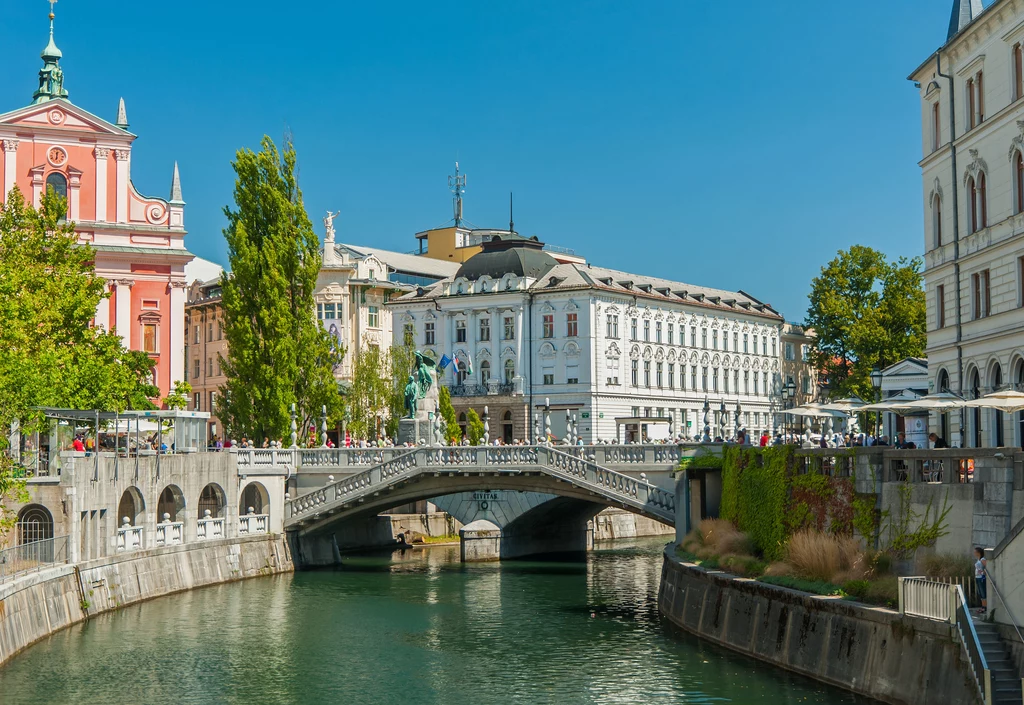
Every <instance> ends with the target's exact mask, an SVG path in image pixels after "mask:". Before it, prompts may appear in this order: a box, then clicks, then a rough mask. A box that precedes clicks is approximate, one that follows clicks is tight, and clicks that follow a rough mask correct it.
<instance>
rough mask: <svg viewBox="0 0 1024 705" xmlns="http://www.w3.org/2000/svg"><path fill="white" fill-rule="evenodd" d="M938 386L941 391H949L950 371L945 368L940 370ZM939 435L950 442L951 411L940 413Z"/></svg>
mask: <svg viewBox="0 0 1024 705" xmlns="http://www.w3.org/2000/svg"><path fill="white" fill-rule="evenodd" d="M935 386H936V388H937V389H938V391H939V392H948V391H949V373H948V372H946V371H945V370H939V376H938V380H937V382H936V385H935ZM939 436H941V437H942V440H944V441H946V443H949V412H948V411H947V412H943V413H941V414H939Z"/></svg>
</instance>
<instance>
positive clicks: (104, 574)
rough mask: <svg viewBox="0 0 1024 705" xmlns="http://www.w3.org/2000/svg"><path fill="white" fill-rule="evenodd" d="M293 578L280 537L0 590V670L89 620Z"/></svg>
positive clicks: (109, 561) (53, 574)
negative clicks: (154, 602)
mask: <svg viewBox="0 0 1024 705" xmlns="http://www.w3.org/2000/svg"><path fill="white" fill-rule="evenodd" d="M292 570H293V566H292V559H291V555H290V554H289V552H288V546H287V541H286V540H285V538H284V536H282V535H270V536H255V537H252V538H239V539H223V540H218V541H203V542H198V543H190V544H184V545H181V546H171V547H168V548H159V549H153V550H150V551H138V552H135V553H121V554H118V555H116V556H109V557H106V558H98V559H96V560H92V561H87V562H84V563H79V564H77V565H62V566H57V567H55V568H49V569H46V570H43V571H40V572H38V573H31V574H28V575H25V576H22V577H20V578H17V579H15V580H12V581H10V582H8V583H4V584H2V585H0V664H3V663H5V662H6V661H7V660H8V659H10V658H11V657H12V656H14V655H15V654H16V653H18V652H19V651H21V650H22V649H24V648H26V647H27V646H30V645H31V644H33V643H35V642H37V641H39V640H40V639H42V638H43V637H45V636H47V635H49V634H52V633H53V632H55V631H58V630H60V629H64V628H65V627H69V626H71V625H72V624H75V623H77V622H81V621H82V620H84V619H88V618H89V616H91V615H95V614H100V613H102V612H108V611H110V610H114V609H117V608H118V607H123V606H124V605H130V604H132V603H135V602H141V601H142V600H148V599H150V598H154V597H160V596H162V595H169V594H171V593H174V592H180V591H182V590H189V589H191V588H195V587H202V586H204V585H215V584H217V583H226V582H231V581H234V580H242V579H244V578H251V577H255V576H258V575H272V574H274V573H285V572H290V571H292Z"/></svg>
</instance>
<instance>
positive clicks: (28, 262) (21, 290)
mask: <svg viewBox="0 0 1024 705" xmlns="http://www.w3.org/2000/svg"><path fill="white" fill-rule="evenodd" d="M66 213H67V202H66V201H65V200H64V199H63V198H61V197H60V196H59V195H57V194H55V193H54V192H53V189H52V188H51V189H48V190H47V192H46V193H45V194H43V196H42V200H41V203H40V207H39V209H38V210H36V209H35V208H33V207H32V206H31V205H27V204H26V203H25V199H24V197H23V196H22V194H21V192H20V191H19V190H18V189H17V188H14V189H13V190H11V192H10V193H9V194H8V195H7V200H6V202H5V203H4V205H3V208H2V209H0V426H2V427H3V428H10V425H11V423H12V422H13V421H15V420H18V421H20V422H22V424H23V428H27V427H30V426H31V424H32V422H33V420H35V419H36V418H37V417H38V412H37V411H36V409H37V408H38V407H44V406H51V407H61V408H71V409H103V410H108V411H123V410H125V409H152V408H154V406H153V403H152V402H151V401H150V399H152V398H155V397H157V396H159V394H160V392H159V390H158V389H157V388H156V387H155V386H153V385H152V384H151V383H150V374H151V367H152V362H151V361H150V359H149V356H148V355H147V354H146V353H143V352H138V351H131V350H126V349H125V348H124V346H123V344H122V341H121V336H120V335H118V334H117V333H116V332H108V331H105V330H103V329H102V328H96V327H93V325H92V322H93V318H94V317H95V315H96V308H97V306H98V305H99V303H100V301H102V300H103V299H105V298H106V297H108V296H109V294H108V293H107V292H106V286H105V281H104V280H103V279H102V278H101V277H99V276H97V275H96V272H95V268H94V266H93V262H94V259H95V252H94V250H93V249H92V248H91V247H89V246H88V244H79V242H78V235H77V234H76V232H75V224H74V223H72V222H68V221H66V220H65V219H64V216H65V214H66ZM9 442H10V439H9V437H8V435H7V434H6V433H4V434H0V451H2V450H3V448H4V446H6V444H8V443H9ZM13 473H14V468H13V467H12V466H11V462H10V458H9V457H8V456H7V455H6V454H5V453H2V452H0V534H2V531H3V529H4V528H5V527H6V526H8V525H9V523H10V519H11V517H10V515H9V513H8V512H6V510H5V509H4V507H3V501H4V500H5V499H7V500H9V499H11V498H14V499H16V500H18V499H24V497H23V494H24V492H23V487H22V486H21V485H19V483H18V482H17V481H15V480H14V475H13Z"/></svg>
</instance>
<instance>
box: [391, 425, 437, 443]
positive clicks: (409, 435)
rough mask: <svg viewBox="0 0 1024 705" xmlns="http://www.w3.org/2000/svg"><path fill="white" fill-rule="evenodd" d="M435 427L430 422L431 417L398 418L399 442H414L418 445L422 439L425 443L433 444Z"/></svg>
mask: <svg viewBox="0 0 1024 705" xmlns="http://www.w3.org/2000/svg"><path fill="white" fill-rule="evenodd" d="M432 434H433V428H432V425H431V423H430V419H427V418H416V419H399V420H398V443H399V445H403V444H405V443H412V444H413V445H416V446H418V445H419V444H420V441H423V442H424V443H425V444H427V445H428V446H429V445H432V444H433V440H434V439H433V436H432Z"/></svg>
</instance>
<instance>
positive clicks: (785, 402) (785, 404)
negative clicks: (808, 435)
mask: <svg viewBox="0 0 1024 705" xmlns="http://www.w3.org/2000/svg"><path fill="white" fill-rule="evenodd" d="M787 409H789V387H788V386H786V385H785V384H784V385H782V415H783V417H784V420H783V422H782V429H783V431H785V435H789V414H787V413H786V410H787Z"/></svg>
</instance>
